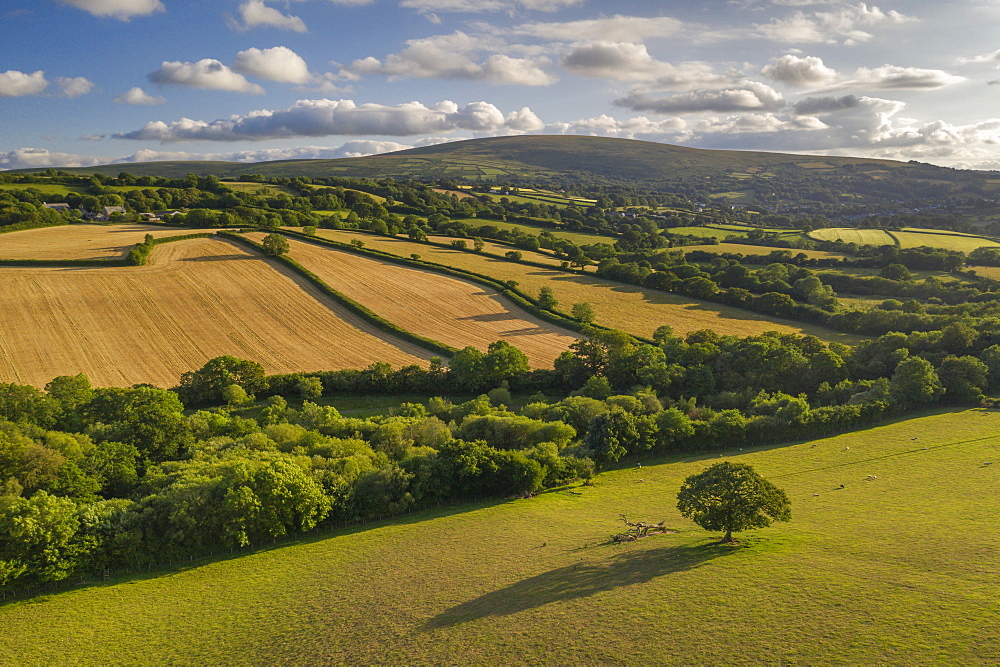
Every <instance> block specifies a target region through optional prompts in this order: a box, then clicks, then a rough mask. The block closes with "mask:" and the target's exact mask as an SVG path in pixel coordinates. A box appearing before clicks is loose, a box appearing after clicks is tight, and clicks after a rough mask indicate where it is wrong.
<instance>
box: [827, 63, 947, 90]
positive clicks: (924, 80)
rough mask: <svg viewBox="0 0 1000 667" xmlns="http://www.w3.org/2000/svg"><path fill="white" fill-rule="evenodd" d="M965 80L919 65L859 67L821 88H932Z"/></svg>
mask: <svg viewBox="0 0 1000 667" xmlns="http://www.w3.org/2000/svg"><path fill="white" fill-rule="evenodd" d="M962 81H965V77H961V76H955V75H954V74H949V73H948V72H945V71H943V70H939V69H923V68H920V67H898V66H896V65H882V66H881V67H874V68H868V67H861V68H858V70H857V71H855V72H854V74H853V76H852V77H851V78H849V79H846V80H844V81H840V82H837V83H835V84H833V85H831V86H827V87H825V88H823V90H825V91H833V90H847V89H852V88H865V89H868V90H934V89H936V88H943V87H945V86H950V85H952V84H955V83H960V82H962Z"/></svg>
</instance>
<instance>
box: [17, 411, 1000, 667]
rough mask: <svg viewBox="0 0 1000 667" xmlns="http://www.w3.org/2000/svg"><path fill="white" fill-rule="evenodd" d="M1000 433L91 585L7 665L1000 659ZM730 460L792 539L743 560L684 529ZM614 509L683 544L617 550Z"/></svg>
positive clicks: (517, 509)
mask: <svg viewBox="0 0 1000 667" xmlns="http://www.w3.org/2000/svg"><path fill="white" fill-rule="evenodd" d="M998 427H1000V413H997V412H986V411H983V410H966V411H939V412H935V413H931V414H927V415H924V416H921V417H918V418H914V419H910V420H903V421H899V422H896V423H890V424H886V425H883V426H879V427H876V428H872V429H868V430H862V431H858V432H855V433H851V434H845V435H840V436H836V437H831V438H826V439H821V440H816V441H812V442H805V443H800V444H795V445H791V446H787V447H776V448H771V449H766V450H758V451H751V450H750V449H749V448H748V449H747V450H746V451H735V452H728V453H727V454H726V455H725V456H723V457H719V456H718V455H714V456H711V457H696V456H690V457H687V458H683V459H681V460H677V461H672V462H671V461H667V460H661V461H652V460H649V461H645V462H643V465H642V467H641V468H640V467H636V466H635V464H634V463H632V464H630V465H628V466H627V467H624V468H622V469H619V470H615V471H611V472H608V473H605V474H602V475H601V476H600V477H598V478H597V480H596V483H595V486H592V487H577V488H572V489H565V490H560V491H555V492H550V493H546V494H542V495H540V496H538V497H537V498H534V499H531V500H516V501H515V500H512V501H506V502H498V503H495V504H469V505H464V506H458V507H450V508H442V509H439V510H434V511H428V512H423V513H419V514H414V515H411V516H407V517H404V518H401V519H396V520H394V521H387V522H382V523H378V524H372V525H368V526H361V527H355V528H350V529H343V530H339V531H337V532H334V533H330V534H325V535H321V536H319V537H314V538H311V539H306V540H302V541H300V542H298V543H295V544H285V545H279V546H277V547H274V548H270V549H269V550H265V551H260V552H256V553H252V554H249V555H245V556H242V557H238V556H236V557H232V558H230V559H227V560H219V561H215V562H206V563H191V564H187V565H186V566H185V567H183V568H178V569H175V570H172V571H169V572H163V573H159V574H151V575H145V576H138V577H134V578H125V579H119V580H110V581H107V582H100V583H98V584H96V585H82V586H80V587H78V588H76V589H75V590H71V591H68V592H63V593H58V594H52V595H48V596H42V597H38V598H35V599H31V600H27V601H21V602H16V603H9V604H7V605H5V606H2V607H0V627H3V629H4V631H3V635H4V641H2V642H0V663H3V664H51V663H60V664H222V663H225V664H406V665H425V664H435V665H437V664H541V663H546V664H574V665H582V664H611V665H639V664H643V665H660V664H677V665H691V664H809V665H818V664H869V665H870V664H898V665H902V664H907V665H914V664H932V663H933V664H956V665H959V664H960V665H970V664H995V663H996V662H997V661H998V660H1000V644H998V643H997V642H996V637H997V635H998V633H1000V614H998V613H997V612H998V607H997V601H996V581H997V577H998V575H1000V558H998V555H1000V553H998V552H1000V547H998V544H1000V527H998V525H997V522H996V516H997V514H998V512H1000V494H997V493H996V488H997V483H998V481H1000V480H998V476H1000V431H998ZM723 459H727V460H734V461H740V462H745V463H749V464H751V465H753V466H754V467H755V468H756V469H757V470H758V471H759V472H760V473H762V474H763V475H764V476H765V477H767V478H768V479H770V480H771V481H773V482H774V483H776V484H777V485H778V486H780V487H782V488H783V489H784V490H785V491H786V493H787V494H788V496H789V497H790V499H791V501H792V521H791V522H789V523H783V524H776V525H774V526H772V527H771V528H768V529H762V530H755V531H749V532H746V533H741V534H739V535H738V537H740V539H741V540H742V544H741V545H740V546H738V547H730V546H720V545H717V544H715V543H714V540H715V539H717V538H718V535H717V534H713V533H709V532H706V531H703V530H701V529H699V528H697V527H696V526H694V525H693V524H691V523H690V522H688V521H686V520H685V519H683V518H681V517H680V516H679V515H678V513H677V511H676V509H675V508H674V504H675V497H676V493H677V490H678V488H679V486H680V483H681V481H682V480H683V479H684V477H686V476H687V475H689V474H692V473H694V472H698V471H700V470H702V469H704V468H705V467H706V466H707V465H709V464H711V463H713V462H715V461H718V460H723ZM987 464H989V465H987ZM868 475H876V476H877V479H876V480H874V481H866V478H867V476H868ZM840 485H844V488H838V487H840ZM619 513H624V514H626V515H627V516H628V517H629V518H630V519H633V520H635V519H640V520H652V521H659V520H661V519H664V520H666V522H667V525H668V526H671V527H673V528H675V529H677V530H678V532H677V533H675V534H670V535H663V536H656V537H651V538H647V539H645V540H641V541H639V542H636V543H632V544H625V545H613V544H609V543H608V537H609V535H610V534H611V533H613V532H617V531H618V530H619V529H620V528H621V527H622V525H621V523H620V522H618V515H619Z"/></svg>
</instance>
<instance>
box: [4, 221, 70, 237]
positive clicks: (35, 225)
mask: <svg viewBox="0 0 1000 667" xmlns="http://www.w3.org/2000/svg"><path fill="white" fill-rule="evenodd" d="M68 224H70V221H69V220H64V221H63V222H17V223H14V224H13V225H4V226H3V227H0V234H8V233H10V232H23V231H26V230H28V229H45V228H46V227H62V226H63V225H68Z"/></svg>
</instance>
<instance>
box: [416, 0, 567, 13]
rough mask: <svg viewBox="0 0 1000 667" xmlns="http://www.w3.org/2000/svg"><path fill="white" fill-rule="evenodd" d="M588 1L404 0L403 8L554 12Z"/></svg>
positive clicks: (455, 10) (444, 10) (430, 10)
mask: <svg viewBox="0 0 1000 667" xmlns="http://www.w3.org/2000/svg"><path fill="white" fill-rule="evenodd" d="M585 1H586V0H403V2H401V3H400V6H402V7H409V8H410V9H416V10H419V11H421V12H425V13H427V12H467V13H474V12H495V11H500V10H507V11H509V10H513V9H519V8H520V9H533V10H536V11H542V12H554V11H557V10H560V9H562V8H564V7H570V6H573V5H580V4H583V3H584V2H585Z"/></svg>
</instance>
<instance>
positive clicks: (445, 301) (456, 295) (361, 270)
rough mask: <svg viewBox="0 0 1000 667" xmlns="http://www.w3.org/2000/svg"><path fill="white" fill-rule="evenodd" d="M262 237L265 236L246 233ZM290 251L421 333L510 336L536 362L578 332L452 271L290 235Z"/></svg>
mask: <svg viewBox="0 0 1000 667" xmlns="http://www.w3.org/2000/svg"><path fill="white" fill-rule="evenodd" d="M247 236H248V237H249V238H252V239H253V240H255V241H258V242H259V241H260V240H261V239H262V238H263V236H264V235H263V234H248V235H247ZM289 245H290V246H291V251H290V253H289V257H291V258H292V259H294V260H295V261H297V262H298V263H300V264H301V265H302V266H304V267H305V268H307V269H309V270H310V271H312V272H313V273H315V274H316V275H317V276H319V278H320V279H321V280H322V281H323V282H325V283H327V284H328V285H330V287H332V288H334V289H335V290H337V291H339V292H341V293H342V294H344V295H345V296H347V297H349V298H351V299H353V300H355V301H357V302H358V303H360V304H362V305H364V306H366V307H368V308H370V309H371V310H373V311H374V312H375V313H377V314H379V315H381V316H382V317H384V318H385V319H387V320H389V321H390V322H392V323H393V324H396V325H398V326H401V327H403V328H404V329H407V330H408V331H412V332H413V333H415V334H418V335H420V336H425V337H427V338H431V339H433V340H436V341H439V342H442V343H445V344H447V345H451V346H453V347H457V348H463V347H466V346H468V345H471V346H473V347H476V348H478V349H481V350H484V351H485V350H486V348H487V347H488V346H489V344H490V343H492V342H494V341H496V340H499V339H504V340H506V341H507V342H509V343H510V344H511V345H514V346H515V347H517V348H518V349H520V350H521V351H522V352H524V353H525V354H526V355H528V360H529V361H530V363H531V366H532V367H533V368H552V362H553V361H554V360H555V358H556V357H557V356H559V354H560V353H562V352H563V351H565V350H566V349H567V348H568V347H569V345H570V343H572V342H573V341H574V340H576V338H577V336H576V335H575V334H574V333H572V332H570V331H568V330H566V329H560V328H559V327H556V326H554V325H552V324H549V323H548V322H545V321H543V320H540V319H538V318H537V317H534V316H532V315H530V314H528V313H526V312H525V311H523V310H521V309H520V308H517V307H516V306H514V304H512V303H511V302H510V301H508V300H507V299H504V298H503V297H501V296H500V295H499V293H497V292H496V291H495V290H491V289H489V288H486V287H483V286H482V285H477V284H476V283H472V282H467V281H464V280H458V279H456V278H451V277H449V276H445V275H441V274H438V273H433V272H430V271H421V270H419V269H411V268H407V267H405V266H399V265H397V264H391V263H389V262H383V261H380V260H377V259H371V258H368V257H362V256H359V255H352V254H351V253H347V252H341V251H338V250H335V249H331V248H324V247H321V246H317V245H313V244H311V243H306V242H304V241H297V240H295V239H289Z"/></svg>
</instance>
